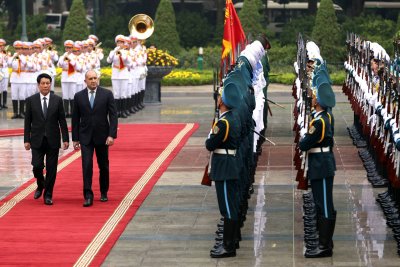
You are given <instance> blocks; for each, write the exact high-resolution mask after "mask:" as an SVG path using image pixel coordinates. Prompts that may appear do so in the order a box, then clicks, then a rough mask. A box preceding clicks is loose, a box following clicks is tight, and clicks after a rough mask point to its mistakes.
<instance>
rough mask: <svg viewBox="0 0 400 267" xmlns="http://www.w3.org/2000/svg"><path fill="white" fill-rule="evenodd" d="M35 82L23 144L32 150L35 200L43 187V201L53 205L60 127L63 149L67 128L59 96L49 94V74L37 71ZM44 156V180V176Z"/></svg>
mask: <svg viewBox="0 0 400 267" xmlns="http://www.w3.org/2000/svg"><path fill="white" fill-rule="evenodd" d="M37 83H38V87H39V91H40V92H39V93H37V94H34V95H32V96H30V97H28V98H27V99H26V112H25V127H24V146H25V149H26V150H30V149H32V166H33V175H34V176H35V178H36V182H37V189H36V192H35V195H34V199H38V198H39V197H40V196H41V195H42V191H43V189H44V194H43V197H44V203H45V204H46V205H52V204H53V200H52V197H53V188H54V183H55V181H56V174H57V163H58V150H59V149H60V140H61V136H60V130H61V134H62V140H63V149H64V150H65V149H68V146H69V137H68V128H67V121H66V120H65V113H64V106H63V103H62V99H61V97H59V96H57V95H55V94H49V93H50V88H51V77H50V75H48V74H46V73H42V74H39V76H38V77H37ZM44 156H46V179H44V176H43V169H44Z"/></svg>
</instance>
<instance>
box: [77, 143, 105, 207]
mask: <svg viewBox="0 0 400 267" xmlns="http://www.w3.org/2000/svg"><path fill="white" fill-rule="evenodd" d="M94 151H96V157H97V165H98V167H99V171H100V177H99V183H100V192H101V193H102V194H107V192H108V187H109V181H110V168H109V161H108V146H107V145H95V144H94V143H93V142H91V143H90V144H88V145H82V144H81V152H82V171H83V197H84V198H85V199H89V198H91V199H93V191H92V178H93V152H94Z"/></svg>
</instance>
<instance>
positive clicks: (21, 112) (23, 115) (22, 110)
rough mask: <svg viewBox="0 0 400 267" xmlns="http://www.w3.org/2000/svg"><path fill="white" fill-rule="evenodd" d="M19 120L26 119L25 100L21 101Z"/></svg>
mask: <svg viewBox="0 0 400 267" xmlns="http://www.w3.org/2000/svg"><path fill="white" fill-rule="evenodd" d="M18 118H21V119H23V118H25V100H20V101H19V114H18Z"/></svg>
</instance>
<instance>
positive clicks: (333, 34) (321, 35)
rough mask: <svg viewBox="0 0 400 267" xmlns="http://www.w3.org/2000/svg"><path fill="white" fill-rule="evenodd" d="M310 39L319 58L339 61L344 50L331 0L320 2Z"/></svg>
mask: <svg viewBox="0 0 400 267" xmlns="http://www.w3.org/2000/svg"><path fill="white" fill-rule="evenodd" d="M312 39H313V41H314V42H315V43H316V44H317V45H318V46H319V48H320V51H321V56H322V57H323V58H326V59H327V60H328V61H335V62H336V61H340V60H342V59H343V57H344V50H343V49H341V47H343V45H340V46H338V44H342V39H341V35H340V29H339V25H338V23H337V19H336V14H335V9H334V8H333V3H332V0H321V3H320V6H319V8H318V11H317V17H316V19H315V26H314V28H313V31H312Z"/></svg>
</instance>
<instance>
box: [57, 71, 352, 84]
mask: <svg viewBox="0 0 400 267" xmlns="http://www.w3.org/2000/svg"><path fill="white" fill-rule="evenodd" d="M105 69H107V68H105ZM102 73H103V75H102V77H101V80H100V84H101V85H102V86H106V87H111V78H110V76H109V75H107V71H104V70H103V69H102ZM330 77H331V80H332V82H333V84H334V85H341V84H343V81H344V80H345V78H346V73H345V72H344V71H335V72H332V73H331V74H330ZM60 78H61V75H59V76H57V77H56V86H61V82H60ZM295 78H296V76H295V74H294V73H290V72H284V73H271V74H270V83H281V84H292V83H293V81H294V79H295ZM212 83H213V71H212V70H211V69H206V70H203V71H199V70H196V69H174V70H172V72H171V73H170V74H169V75H167V76H165V77H164V78H163V80H162V81H161V84H162V85H165V86H188V85H204V84H212Z"/></svg>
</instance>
